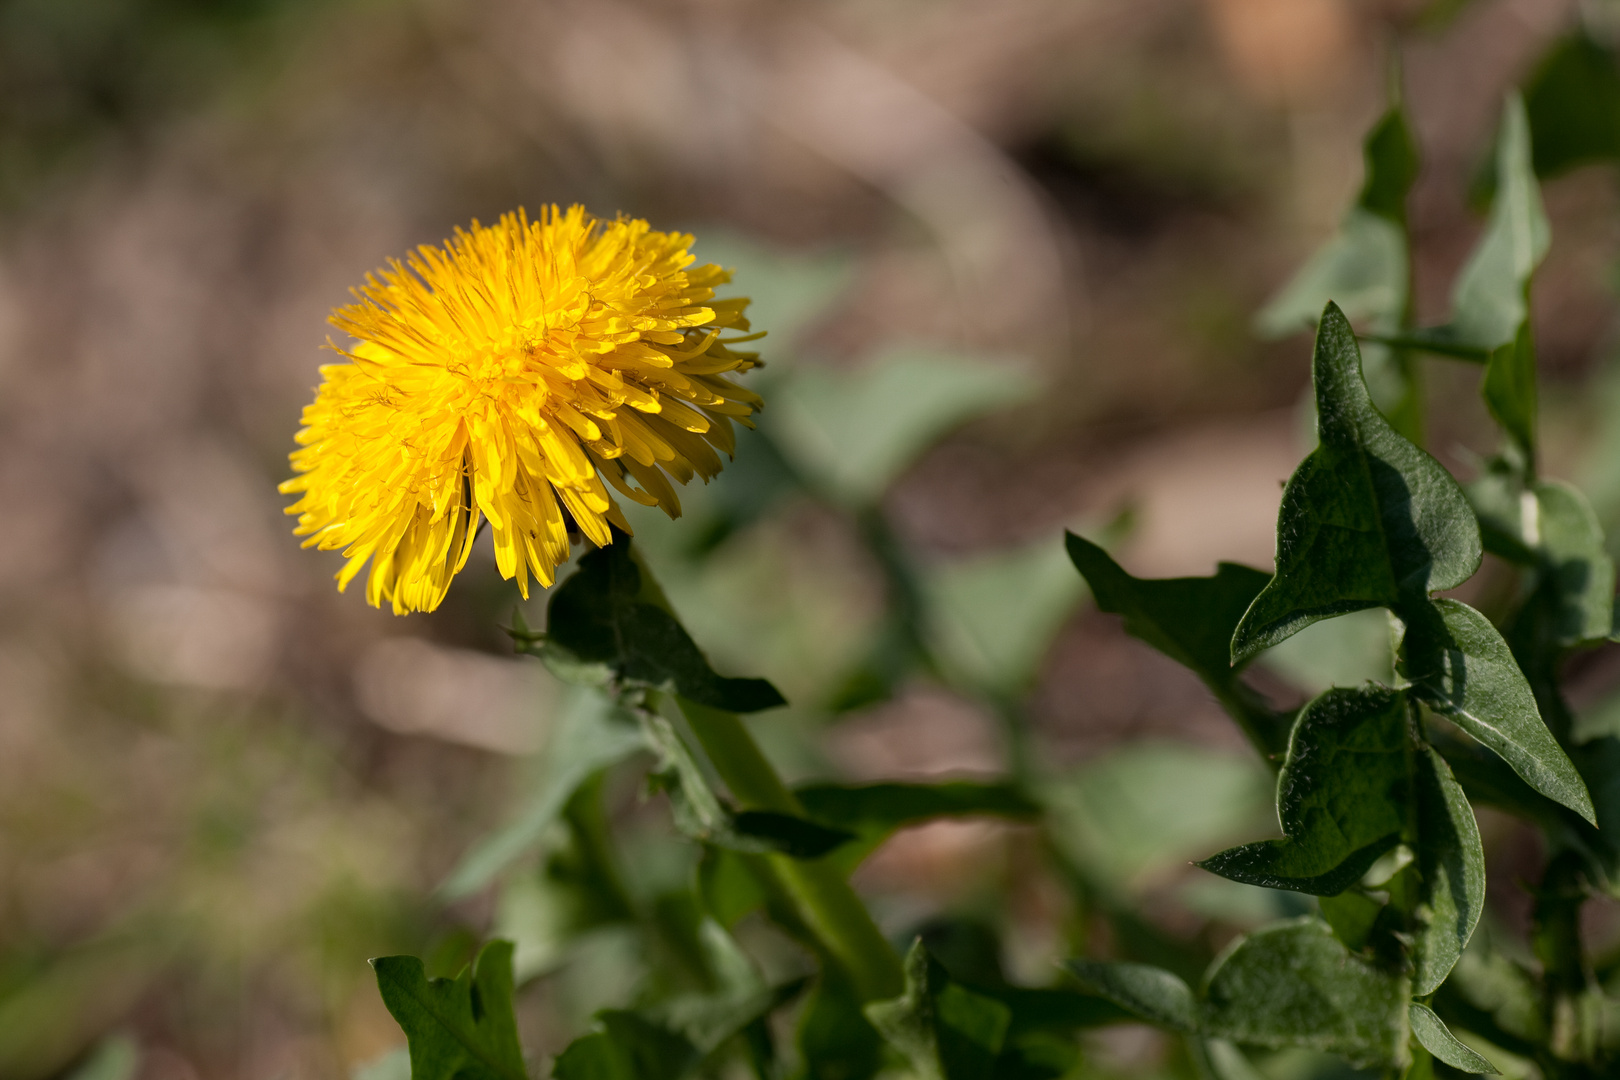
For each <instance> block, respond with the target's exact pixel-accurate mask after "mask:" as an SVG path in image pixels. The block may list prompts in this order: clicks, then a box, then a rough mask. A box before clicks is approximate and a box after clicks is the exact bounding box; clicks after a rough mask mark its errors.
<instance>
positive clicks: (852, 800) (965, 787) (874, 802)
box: [794, 780, 1041, 868]
mask: <svg viewBox="0 0 1620 1080" xmlns="http://www.w3.org/2000/svg"><path fill="white" fill-rule="evenodd" d="M794 795H795V796H796V797H797V798H798V800H799V803H800V805H801V806H803V807H804V812H805V815H806V816H807V817H809V818H811V819H812V820H814V821H817V822H820V823H822V824H823V825H827V826H830V827H832V828H834V829H836V830H840V831H843V833H844V835H846V836H851V837H858V838H859V842H858V843H855V844H852V845H850V846H849V847H848V848H846V849H844V850H843V851H840V852H839V853H838V855H837V859H838V861H839V863H840V864H841V865H843V866H846V867H851V868H852V867H853V866H854V864H856V863H858V862H859V861H860V860H861V859H863V858H864V857H865V856H866V855H868V854H869V853H870V852H871V851H872V850H873V849H874V848H876V847H877V846H878V845H879V844H881V843H882V842H883V841H884V840H885V839H887V838H888V837H889V836H890V835H891V834H892V833H893V832H894V831H895V830H896V829H900V828H903V827H904V826H906V825H911V824H915V823H917V822H921V821H927V820H929V819H930V818H939V817H967V816H991V817H1004V818H1013V819H1015V820H1028V819H1031V818H1034V817H1037V816H1039V814H1040V813H1041V807H1040V804H1039V803H1036V802H1035V801H1034V800H1032V799H1031V798H1030V797H1029V796H1028V795H1026V794H1024V793H1023V791H1022V790H1020V789H1019V788H1018V787H1017V786H1015V785H1013V784H1007V783H980V782H977V781H973V780H947V781H944V782H942V783H938V784H901V783H887V784H862V785H857V786H848V785H843V784H807V785H805V786H802V787H799V788H796V789H794Z"/></svg>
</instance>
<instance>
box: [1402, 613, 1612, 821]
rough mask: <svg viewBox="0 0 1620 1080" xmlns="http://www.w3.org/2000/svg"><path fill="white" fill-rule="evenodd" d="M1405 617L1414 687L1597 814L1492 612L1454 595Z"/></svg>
mask: <svg viewBox="0 0 1620 1080" xmlns="http://www.w3.org/2000/svg"><path fill="white" fill-rule="evenodd" d="M1400 617H1401V619H1402V620H1403V621H1404V622H1405V624H1406V630H1405V645H1404V647H1403V648H1402V650H1401V656H1402V663H1401V673H1402V674H1403V675H1404V676H1405V677H1406V678H1407V679H1408V680H1409V681H1410V682H1411V683H1412V689H1413V691H1414V692H1415V693H1416V694H1417V695H1418V696H1419V697H1421V698H1422V699H1423V700H1424V701H1426V702H1427V703H1428V704H1429V706H1430V707H1431V708H1433V709H1434V710H1435V711H1437V712H1440V713H1443V714H1444V715H1445V716H1446V717H1447V718H1448V719H1450V720H1451V721H1452V722H1453V723H1455V724H1456V725H1457V726H1458V727H1460V728H1462V729H1463V730H1464V731H1466V732H1468V734H1470V735H1472V736H1473V737H1474V738H1476V739H1478V740H1479V741H1480V742H1481V743H1483V744H1484V745H1486V746H1488V747H1490V748H1491V749H1492V750H1494V751H1496V753H1497V754H1499V755H1501V757H1502V759H1503V760H1504V761H1506V762H1507V763H1508V764H1509V765H1511V766H1512V767H1513V771H1514V772H1516V773H1518V774H1519V775H1520V776H1521V777H1523V778H1524V780H1525V782H1526V783H1528V784H1529V785H1530V786H1531V787H1533V788H1535V789H1536V790H1537V791H1539V792H1541V793H1542V794H1543V795H1545V796H1547V797H1548V798H1549V799H1552V800H1553V801H1555V802H1559V803H1562V804H1563V805H1565V806H1567V807H1569V808H1570V809H1571V810H1574V811H1575V812H1576V813H1578V814H1580V815H1581V816H1582V817H1583V818H1585V819H1586V820H1587V821H1594V818H1593V810H1592V797H1591V795H1590V794H1588V793H1587V790H1586V784H1585V783H1583V782H1582V780H1581V777H1580V774H1579V773H1578V772H1576V770H1575V766H1574V764H1573V763H1571V762H1570V760H1569V755H1567V754H1565V753H1564V750H1563V748H1562V747H1561V746H1559V745H1558V740H1556V739H1554V738H1553V735H1552V732H1550V731H1548V730H1547V725H1546V724H1544V723H1543V722H1542V720H1541V712H1540V710H1538V709H1537V708H1536V699H1535V695H1534V694H1532V693H1531V691H1530V684H1529V682H1527V681H1526V680H1525V677H1524V673H1523V672H1522V671H1520V670H1519V665H1518V663H1517V661H1515V660H1514V658H1513V654H1512V652H1510V651H1509V649H1508V646H1507V642H1505V641H1503V640H1502V635H1501V634H1499V633H1497V630H1496V627H1494V626H1492V625H1491V623H1490V620H1489V619H1487V618H1485V616H1483V615H1481V614H1480V613H1479V612H1477V611H1475V610H1474V609H1473V608H1471V607H1469V606H1468V605H1467V604H1464V603H1461V602H1459V601H1456V600H1448V599H1441V600H1435V601H1432V602H1425V603H1422V604H1413V605H1410V606H1408V607H1406V608H1403V609H1402V611H1401V612H1400Z"/></svg>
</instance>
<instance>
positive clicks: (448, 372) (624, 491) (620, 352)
mask: <svg viewBox="0 0 1620 1080" xmlns="http://www.w3.org/2000/svg"><path fill="white" fill-rule="evenodd" d="M691 244H692V237H691V236H689V235H683V234H679V233H664V232H655V231H654V230H653V229H652V228H651V226H649V225H648V224H647V222H645V221H642V220H639V219H633V220H632V219H625V218H620V219H618V220H615V221H605V220H601V219H598V218H596V217H594V216H592V215H591V214H589V213H587V212H586V211H585V210H584V209H583V208H582V207H579V206H574V207H570V208H569V209H568V210H566V211H560V210H558V208H557V207H555V206H552V207H549V208H546V209H545V210H543V211H542V213H541V214H540V217H539V218H538V220H531V219H530V218H529V217H528V216H527V215H526V214H524V213H523V212H522V211H518V212H517V213H515V214H507V215H505V216H504V217H502V218H501V219H500V221H499V222H497V223H496V224H494V225H492V226H487V227H486V226H483V225H480V224H478V223H477V222H476V221H475V222H473V225H472V227H471V229H466V230H463V229H457V230H456V233H455V235H454V236H453V237H452V238H451V239H450V240H449V241H447V242H446V244H445V246H444V247H442V248H440V247H434V246H431V245H428V246H423V247H420V248H418V249H417V250H416V251H415V252H413V253H412V254H410V255H409V256H407V258H406V259H405V261H404V262H400V261H398V260H394V261H392V262H391V263H390V264H389V266H388V267H387V268H386V269H383V270H379V271H377V272H376V273H375V274H370V275H367V278H366V282H365V284H364V285H362V286H361V287H359V288H358V289H356V290H355V300H356V302H355V303H353V304H349V305H347V306H345V307H342V308H339V309H337V310H336V311H334V312H333V314H332V318H331V322H332V324H333V325H334V326H336V327H337V328H338V329H340V330H343V331H345V332H346V333H348V334H349V335H350V336H351V337H353V338H354V340H355V344H353V345H352V346H351V347H349V348H347V349H344V348H338V347H337V346H335V345H334V346H332V347H333V348H334V349H335V350H336V351H337V352H339V353H341V354H342V355H343V356H344V357H345V358H346V362H344V363H336V364H330V365H327V366H325V367H323V368H322V369H321V375H322V377H323V380H324V381H323V383H322V385H321V387H320V389H319V390H318V391H317V393H316V397H315V401H314V403H313V404H311V405H309V406H307V407H306V408H305V409H304V415H303V429H302V430H301V431H299V433H298V443H299V447H300V448H299V449H298V450H296V451H294V452H293V454H292V455H291V456H292V465H293V469H294V471H295V472H296V473H297V474H298V475H296V476H294V477H293V478H292V479H291V480H288V481H286V482H285V483H283V484H282V485H281V490H282V492H284V493H288V494H298V495H300V496H301V497H300V498H299V499H298V501H297V502H295V503H294V504H293V505H292V506H290V507H288V508H287V512H288V513H289V514H297V515H298V527H297V529H296V530H295V532H296V533H297V534H298V535H300V536H305V537H307V539H306V540H305V541H304V546H305V547H310V546H314V547H318V548H321V549H336V548H341V549H343V554H344V555H345V556H346V557H347V558H348V562H347V563H346V564H345V565H344V567H343V569H342V570H341V571H340V572H339V573H338V575H337V580H338V588H339V589H340V590H341V589H343V588H345V587H346V586H347V585H348V584H349V582H350V581H351V580H353V578H354V577H355V576H356V575H357V574H358V573H359V572H360V570H361V569H362V568H363V567H364V566H365V565H366V563H367V561H368V560H369V561H370V564H371V570H370V574H369V576H368V578H367V581H366V599H367V600H368V601H369V602H370V603H371V604H373V605H377V606H380V605H382V604H383V603H384V602H388V603H389V604H391V605H392V606H393V609H394V611H395V612H396V613H398V614H404V613H405V612H408V611H431V610H432V609H433V608H435V607H437V606H438V605H439V603H440V601H442V600H443V599H444V596H445V593H446V591H447V590H448V589H449V586H450V580H451V578H453V577H454V576H455V574H456V573H457V572H458V571H459V570H460V569H461V568H462V567H463V566H464V565H466V562H467V556H468V554H469V553H470V552H471V550H472V544H473V539H474V537H475V536H476V535H477V533H478V529H479V525H480V523H481V521H483V520H485V519H487V521H488V523H489V527H490V530H491V533H492V535H493V539H494V543H495V558H496V563H497V565H498V566H499V568H500V572H501V574H502V575H503V576H505V577H507V578H516V579H517V582H518V588H519V589H520V590H521V591H522V593H523V595H524V596H525V597H526V596H528V594H529V577H530V575H533V577H534V578H535V579H536V580H537V581H539V582H540V584H541V585H542V586H549V585H550V584H551V583H552V580H553V578H554V576H555V573H556V568H557V565H558V564H559V563H561V562H563V561H564V560H566V559H567V558H568V554H569V550H570V531H571V530H577V532H578V533H580V534H583V535H584V536H585V537H586V538H588V539H589V540H590V541H591V542H592V543H594V544H596V545H598V546H603V545H606V544H609V543H611V542H612V533H611V531H610V528H609V526H616V527H618V528H619V529H622V530H624V531H625V532H629V531H630V529H629V525H628V523H627V522H626V521H625V519H624V516H623V514H622V512H621V511H620V509H619V506H618V505H617V504H616V503H615V501H614V498H613V495H612V494H611V493H610V492H609V491H608V487H609V486H611V487H612V488H613V490H614V491H616V492H618V493H619V494H620V495H623V496H624V497H625V498H627V499H631V500H634V501H635V502H638V503H642V504H644V505H647V506H658V507H660V508H662V509H663V510H664V511H665V512H666V513H667V514H669V515H670V516H671V517H675V516H678V515H679V514H680V500H679V498H678V497H677V496H676V493H675V488H674V485H673V484H672V483H671V481H672V480H673V481H675V482H677V483H681V484H685V483H686V482H687V481H689V480H690V479H691V478H692V477H693V476H694V475H697V476H701V477H703V479H704V480H705V481H707V480H708V479H710V478H711V477H713V476H714V475H716V474H717V473H719V471H720V469H721V465H722V462H721V455H722V454H725V455H728V456H729V455H730V454H731V452H732V450H733V447H734V442H733V430H732V422H733V421H736V422H738V423H742V424H745V425H749V426H752V425H751V422H750V417H751V416H752V414H753V413H754V412H755V411H756V410H757V409H758V408H759V407H760V399H759V397H758V395H756V394H753V393H751V392H750V391H748V390H745V389H743V388H742V387H740V386H738V385H737V384H736V383H734V382H732V381H731V379H730V378H728V376H730V375H733V374H737V373H740V372H744V371H747V370H749V369H750V368H752V367H755V366H757V365H758V363H759V360H758V357H757V354H755V353H750V352H738V351H733V350H732V349H731V347H730V346H732V345H735V344H737V343H739V342H742V341H750V340H753V339H754V338H756V337H759V336H761V335H758V334H755V335H746V331H747V330H748V329H749V326H748V320H747V318H746V317H745V316H744V314H743V311H744V309H745V308H746V307H747V305H748V301H747V300H746V299H741V298H739V299H730V300H716V299H715V298H714V290H715V287H716V286H719V285H722V284H724V283H725V282H727V281H729V280H730V275H729V274H728V273H727V272H726V271H725V270H722V269H721V268H720V267H718V266H714V265H703V266H696V265H694V263H695V262H696V258H695V257H694V256H692V255H691V254H689V253H688V252H687V248H689V247H690V246H691ZM727 331H738V332H743V333H744V334H745V335H746V336H732V337H730V338H722V337H721V334H722V333H725V332H727ZM604 481H606V483H605V484H604Z"/></svg>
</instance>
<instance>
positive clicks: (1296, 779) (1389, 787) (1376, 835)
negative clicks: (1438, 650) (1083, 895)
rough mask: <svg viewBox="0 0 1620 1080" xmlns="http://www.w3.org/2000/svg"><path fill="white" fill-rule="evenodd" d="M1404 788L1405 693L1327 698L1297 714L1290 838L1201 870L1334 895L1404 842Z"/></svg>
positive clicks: (1286, 772) (1285, 821)
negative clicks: (1402, 837) (1399, 841)
mask: <svg viewBox="0 0 1620 1080" xmlns="http://www.w3.org/2000/svg"><path fill="white" fill-rule="evenodd" d="M1407 786H1408V781H1407V769H1406V695H1405V694H1403V693H1400V692H1397V691H1394V690H1387V689H1385V688H1383V687H1371V686H1369V687H1366V688H1363V689H1360V690H1348V689H1343V688H1335V689H1332V690H1329V691H1327V692H1326V693H1324V694H1322V695H1321V696H1320V697H1318V698H1316V699H1314V700H1313V701H1311V702H1310V704H1308V705H1306V706H1305V708H1304V709H1303V710H1302V711H1301V712H1300V714H1299V719H1298V720H1297V721H1296V722H1295V724H1294V733H1293V738H1292V739H1290V741H1289V744H1288V759H1287V761H1286V762H1285V763H1284V764H1283V768H1282V772H1281V773H1279V774H1278V777H1277V817H1278V820H1279V821H1280V822H1281V823H1282V828H1283V832H1284V833H1285V834H1286V835H1285V837H1284V838H1283V839H1280V840H1265V841H1261V842H1260V843H1255V844H1245V845H1243V846H1242V847H1237V848H1232V849H1230V850H1228V851H1223V852H1221V853H1220V854H1218V855H1214V856H1212V857H1210V858H1208V859H1205V860H1204V861H1203V862H1201V863H1199V864H1198V865H1199V866H1201V867H1203V868H1204V869H1205V870H1209V871H1211V872H1213V873H1216V874H1220V875H1221V876H1222V877H1227V878H1231V879H1232V880H1234V881H1241V882H1243V883H1245V884H1248V885H1259V886H1262V887H1265V888H1271V889H1292V890H1294V891H1296V892H1304V893H1313V894H1315V895H1318V896H1333V895H1336V894H1338V893H1341V892H1343V891H1344V890H1345V889H1347V888H1349V887H1350V886H1351V885H1353V884H1355V883H1356V882H1357V881H1359V880H1360V879H1361V876H1362V875H1363V874H1365V873H1366V872H1367V869H1368V867H1370V866H1372V864H1373V863H1374V862H1375V861H1376V860H1377V859H1378V857H1379V856H1380V855H1382V854H1383V853H1384V852H1386V851H1388V850H1389V849H1390V848H1392V847H1394V846H1395V844H1396V842H1397V841H1398V840H1399V839H1400V833H1401V829H1402V827H1403V825H1404V824H1405V821H1406V803H1407Z"/></svg>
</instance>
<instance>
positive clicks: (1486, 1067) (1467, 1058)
mask: <svg viewBox="0 0 1620 1080" xmlns="http://www.w3.org/2000/svg"><path fill="white" fill-rule="evenodd" d="M1408 1008H1409V1009H1410V1012H1409V1014H1408V1017H1409V1020H1410V1022H1411V1025H1412V1034H1413V1035H1414V1036H1415V1037H1416V1038H1417V1041H1418V1043H1419V1044H1420V1045H1422V1047H1423V1049H1425V1050H1427V1051H1428V1052H1429V1053H1431V1054H1433V1055H1434V1056H1435V1057H1437V1058H1439V1059H1440V1060H1441V1061H1443V1062H1445V1063H1446V1064H1447V1065H1450V1066H1451V1067H1452V1068H1454V1069H1461V1070H1462V1071H1463V1072H1465V1073H1494V1072H1495V1071H1496V1068H1495V1066H1493V1065H1492V1064H1491V1063H1490V1062H1489V1061H1486V1060H1485V1059H1484V1058H1483V1057H1480V1056H1479V1055H1478V1054H1477V1053H1475V1052H1474V1051H1473V1050H1472V1049H1470V1048H1469V1047H1468V1044H1466V1043H1464V1042H1463V1041H1462V1040H1461V1039H1459V1038H1457V1036H1455V1035H1453V1034H1452V1033H1451V1029H1450V1028H1448V1027H1446V1024H1445V1021H1444V1020H1441V1019H1440V1018H1439V1017H1438V1016H1436V1015H1434V1010H1433V1009H1431V1008H1429V1007H1428V1006H1427V1005H1425V1004H1423V1003H1422V1002H1420V1001H1414V1002H1412V1004H1411V1005H1410V1006H1408Z"/></svg>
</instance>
